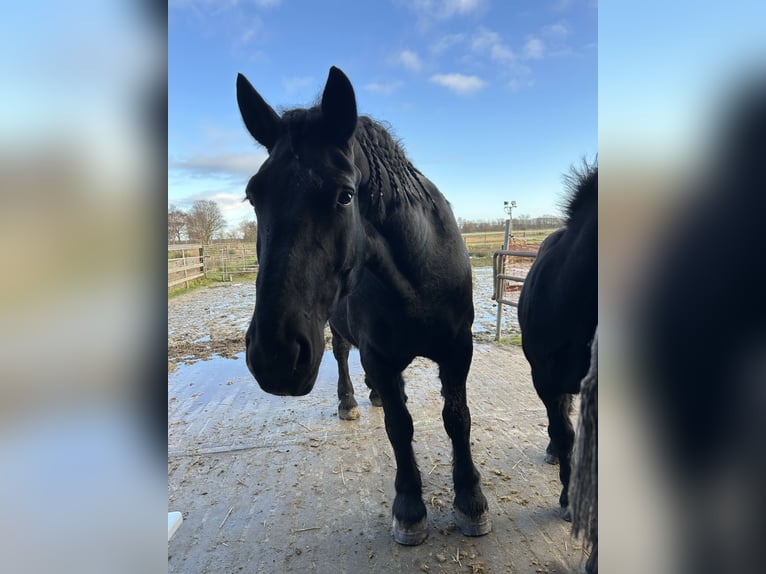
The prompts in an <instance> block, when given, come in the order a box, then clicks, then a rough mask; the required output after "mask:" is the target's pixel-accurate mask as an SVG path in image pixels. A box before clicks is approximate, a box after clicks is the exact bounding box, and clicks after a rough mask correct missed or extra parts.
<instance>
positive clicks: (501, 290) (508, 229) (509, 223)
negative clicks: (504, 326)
mask: <svg viewBox="0 0 766 574" xmlns="http://www.w3.org/2000/svg"><path fill="white" fill-rule="evenodd" d="M514 207H516V202H515V201H512V202H510V203H508V202H507V201H504V202H503V209H504V210H505V212H506V213H507V214H508V219H506V220H505V235H504V237H503V249H504V250H506V251H508V249H509V248H510V244H511V237H513V233H512V231H513V208H514ZM498 271H499V272H500V275H505V257H504V256H503V255H501V256H500V264H499V265H498ZM493 279H494V278H493ZM495 280H496V281H498V282H499V283H500V284H499V285H498V290H497V322H496V323H495V341H499V340H500V323H501V322H502V320H503V304H502V303H501V302H500V301H501V300H502V299H503V296H504V294H505V279H499V280H498V279H495Z"/></svg>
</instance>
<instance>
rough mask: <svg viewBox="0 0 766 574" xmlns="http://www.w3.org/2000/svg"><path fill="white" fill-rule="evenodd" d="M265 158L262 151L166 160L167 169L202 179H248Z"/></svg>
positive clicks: (264, 153) (264, 152)
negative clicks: (245, 177) (222, 177)
mask: <svg viewBox="0 0 766 574" xmlns="http://www.w3.org/2000/svg"><path fill="white" fill-rule="evenodd" d="M266 157H267V154H266V151H265V150H263V151H261V152H257V153H220V154H215V155H195V156H191V157H189V158H185V159H178V158H168V169H169V170H177V171H181V172H185V173H187V174H189V175H192V176H202V177H210V176H213V177H216V176H217V177H221V176H224V177H241V176H243V175H244V176H247V177H249V176H251V175H253V174H255V172H256V171H258V168H259V167H260V166H261V164H262V163H263V162H264V161H265V160H266Z"/></svg>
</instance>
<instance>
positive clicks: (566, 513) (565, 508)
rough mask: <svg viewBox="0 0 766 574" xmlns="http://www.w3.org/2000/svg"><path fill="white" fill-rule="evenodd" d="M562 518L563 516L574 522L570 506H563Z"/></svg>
mask: <svg viewBox="0 0 766 574" xmlns="http://www.w3.org/2000/svg"><path fill="white" fill-rule="evenodd" d="M561 518H563V519H564V520H566V521H567V522H572V511H571V510H569V507H568V506H562V507H561Z"/></svg>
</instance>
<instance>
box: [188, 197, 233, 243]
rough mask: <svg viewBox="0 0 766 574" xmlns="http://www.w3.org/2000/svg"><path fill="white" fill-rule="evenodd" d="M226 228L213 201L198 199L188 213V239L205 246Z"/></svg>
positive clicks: (224, 221)
mask: <svg viewBox="0 0 766 574" xmlns="http://www.w3.org/2000/svg"><path fill="white" fill-rule="evenodd" d="M225 226H226V220H225V219H224V218H223V215H222V214H221V210H220V209H219V208H218V204H217V203H216V202H215V201H210V200H207V199H200V200H198V201H195V202H194V204H193V205H192V208H191V211H190V212H189V218H188V223H187V230H188V234H189V239H191V240H192V241H198V242H199V243H202V244H207V243H210V242H211V241H213V237H214V236H215V235H216V234H217V233H218V232H219V231H221V230H222V229H223V228H224V227H225Z"/></svg>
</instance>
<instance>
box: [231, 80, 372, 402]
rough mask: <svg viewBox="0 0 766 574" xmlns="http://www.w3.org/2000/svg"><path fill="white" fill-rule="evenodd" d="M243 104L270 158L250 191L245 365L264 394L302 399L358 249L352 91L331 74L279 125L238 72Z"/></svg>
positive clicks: (253, 131)
mask: <svg viewBox="0 0 766 574" xmlns="http://www.w3.org/2000/svg"><path fill="white" fill-rule="evenodd" d="M237 103H238V104H239V110H240V112H241V114H242V119H243V120H244V123H245V126H246V127H247V130H248V131H249V132H250V134H251V135H252V136H253V137H254V138H255V140H256V141H258V142H259V143H260V144H262V145H263V146H264V147H265V148H266V149H267V150H268V152H269V155H268V158H267V159H266V161H265V162H264V163H263V165H262V166H261V168H260V169H259V171H258V172H257V173H256V174H255V175H254V176H253V177H252V178H251V179H250V182H249V183H248V185H247V190H246V196H247V199H248V200H249V201H250V203H251V204H252V205H253V207H254V208H255V215H256V218H257V221H258V237H257V254H258V262H259V271H258V278H257V280H256V302H255V310H254V313H253V318H252V320H251V322H250V327H249V328H248V330H247V337H246V347H247V352H246V357H247V366H248V368H249V369H250V372H251V373H252V374H253V376H254V377H255V379H256V380H257V381H258V384H259V385H260V386H261V388H262V389H263V390H264V391H266V392H269V393H272V394H277V395H305V394H307V393H308V392H309V391H311V389H312V387H313V386H314V381H315V380H316V376H317V372H318V369H319V363H320V362H321V359H322V354H323V352H324V327H325V324H326V322H327V320H328V319H329V317H330V315H331V314H332V312H333V310H334V308H335V306H336V304H337V302H338V299H339V298H340V297H341V296H342V295H343V294H344V293H346V292H348V290H349V289H350V287H351V281H352V276H353V273H352V271H353V269H354V267H355V265H356V262H357V260H358V255H359V248H358V247H359V245H360V243H361V237H360V234H361V233H362V225H361V222H360V220H359V218H360V215H359V209H358V207H357V205H356V204H357V198H356V195H357V188H358V185H359V182H360V179H361V175H360V171H359V169H357V167H356V166H355V165H354V157H353V146H352V141H351V140H352V137H353V134H354V130H355V129H356V123H357V111H356V100H355V97H354V90H353V88H352V86H351V83H350V82H349V80H348V78H347V77H346V76H345V75H344V74H343V72H341V71H340V70H339V69H338V68H335V67H333V68H331V69H330V73H329V77H328V79H327V83H326V85H325V88H324V92H323V95H322V101H321V104H320V105H318V106H315V107H313V108H310V109H295V110H290V111H287V112H285V113H284V114H283V115H282V116H281V117H280V115H279V114H277V112H275V111H274V109H273V108H272V107H271V106H269V104H267V103H266V101H265V100H264V99H263V98H262V97H261V96H260V95H259V94H258V92H256V90H255V89H254V88H253V86H252V85H251V84H250V82H248V81H247V79H246V78H245V77H244V76H243V75H241V74H240V75H239V76H238V77H237Z"/></svg>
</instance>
